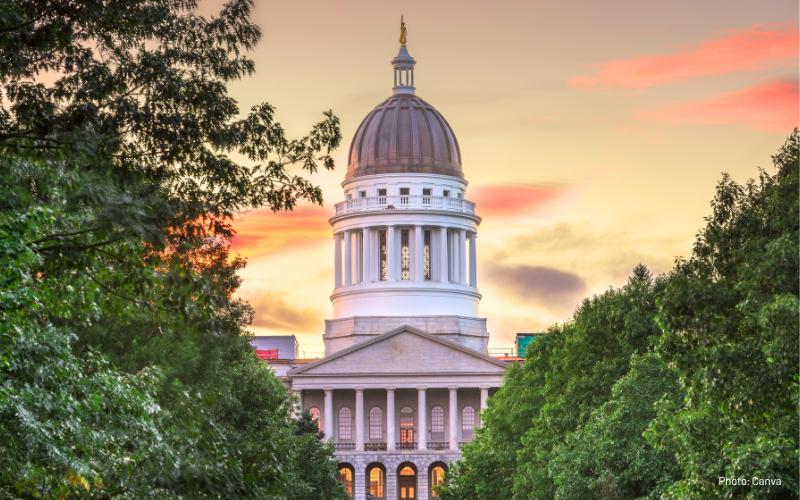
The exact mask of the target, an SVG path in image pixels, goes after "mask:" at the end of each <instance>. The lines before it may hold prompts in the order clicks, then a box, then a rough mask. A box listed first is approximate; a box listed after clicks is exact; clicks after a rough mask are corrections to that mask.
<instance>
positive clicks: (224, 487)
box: [0, 0, 343, 498]
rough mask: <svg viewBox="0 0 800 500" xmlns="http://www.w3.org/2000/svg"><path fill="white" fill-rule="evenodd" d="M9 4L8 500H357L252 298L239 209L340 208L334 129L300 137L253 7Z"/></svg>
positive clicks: (3, 58)
mask: <svg viewBox="0 0 800 500" xmlns="http://www.w3.org/2000/svg"><path fill="white" fill-rule="evenodd" d="M195 8H196V2H193V1H181V0H151V1H143V2H129V1H122V0H120V1H115V0H108V1H102V2H99V3H98V2H95V1H83V0H78V1H66V0H53V1H50V0H48V1H41V0H40V1H33V0H6V1H0V34H1V35H0V91H1V92H2V100H0V179H2V182H0V266H2V269H1V270H0V272H2V275H0V279H1V280H2V288H0V326H2V331H0V334H2V336H3V337H2V343H1V344H0V372H2V386H0V387H1V389H2V390H0V461H1V462H2V466H0V496H12V497H14V496H42V497H54V496H64V497H66V496H79V495H80V496H97V497H109V496H123V497H129V498H143V497H146V498H150V497H168V498H174V497H176V496H189V497H193V498H195V497H217V498H222V497H224V498H240V497H257V498H310V497H318V498H337V497H339V496H340V495H342V494H343V492H342V490H341V488H340V487H339V486H338V484H337V483H336V481H335V479H334V478H335V463H334V462H333V460H332V450H331V449H330V447H328V446H326V445H324V444H323V443H322V442H321V441H320V440H319V439H317V438H316V437H314V436H309V435H306V434H304V433H297V432H296V430H297V423H296V422H295V421H294V420H293V419H292V418H291V416H290V407H291V398H290V396H289V395H288V394H287V392H286V391H285V390H284V388H283V387H282V386H281V384H280V383H279V382H278V381H277V380H276V379H275V377H274V376H273V375H272V374H271V373H270V372H269V370H267V369H266V368H265V365H263V364H262V363H260V362H259V361H258V360H257V358H256V357H255V355H254V353H253V352H252V348H251V347H250V345H249V342H248V339H247V337H246V335H243V334H245V333H246V330H245V329H246V326H247V325H248V324H249V322H250V320H251V317H252V310H251V309H250V307H249V306H248V305H247V304H245V303H243V302H241V301H238V300H236V299H234V298H233V294H234V292H235V290H236V289H237V287H238V286H239V278H238V276H237V271H238V270H239V269H240V268H241V267H242V266H243V265H244V262H243V261H241V260H239V259H236V258H233V257H232V256H231V255H229V245H228V241H229V238H230V236H231V235H232V228H231V225H230V222H231V218H232V216H233V214H234V213H235V212H237V211H239V210H244V209H247V208H252V207H259V206H268V207H270V208H272V209H274V210H283V209H291V208H292V207H294V206H295V204H296V203H298V202H299V201H302V200H306V201H309V202H317V203H318V202H320V201H321V191H320V189H319V188H318V187H317V186H315V185H314V184H313V183H312V181H311V180H309V178H308V176H309V174H313V173H314V172H315V171H317V170H318V169H319V168H328V169H330V168H333V160H332V158H331V152H332V150H333V149H334V148H336V147H337V146H338V145H339V142H340V140H341V135H340V131H339V124H338V120H337V118H336V117H334V116H333V114H331V113H330V112H326V113H324V115H323V117H322V119H321V121H320V122H319V123H317V124H316V125H314V126H313V127H312V128H311V130H310V132H309V133H308V134H307V135H305V136H303V137H300V138H297V139H291V138H289V137H287V135H286V134H285V132H284V130H283V128H282V127H281V125H280V123H279V122H277V121H276V118H275V110H274V109H273V108H272V107H271V106H270V105H269V104H266V103H263V104H260V105H257V106H255V107H253V108H252V109H251V110H249V111H248V112H247V113H244V114H243V113H241V112H240V110H239V107H238V105H237V103H236V102H235V100H233V99H232V98H231V97H230V96H229V95H228V92H227V84H228V83H229V82H231V81H233V80H236V79H239V78H243V77H247V76H251V75H252V74H253V72H254V65H253V62H252V61H251V60H250V59H249V58H248V57H247V52H248V51H250V50H252V49H253V48H254V47H255V44H256V43H257V41H258V39H259V37H260V33H259V30H258V28H257V27H256V26H255V25H254V24H253V23H252V22H251V21H250V17H249V15H250V8H251V3H250V2H249V1H245V0H233V1H231V2H230V3H228V4H227V5H225V6H224V7H223V8H222V10H221V12H220V13H219V14H218V15H217V16H215V17H212V18H208V17H203V16H199V15H197V14H196V13H195Z"/></svg>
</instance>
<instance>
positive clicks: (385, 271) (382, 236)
mask: <svg viewBox="0 0 800 500" xmlns="http://www.w3.org/2000/svg"><path fill="white" fill-rule="evenodd" d="M378 245H379V247H380V248H379V251H378V253H379V254H380V259H379V260H380V266H381V267H380V270H381V281H386V280H388V279H389V265H388V262H387V261H386V230H385V229H382V230H380V231H378Z"/></svg>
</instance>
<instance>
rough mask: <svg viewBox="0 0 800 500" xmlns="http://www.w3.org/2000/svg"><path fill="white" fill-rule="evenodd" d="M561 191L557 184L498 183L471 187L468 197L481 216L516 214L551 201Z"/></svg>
mask: <svg viewBox="0 0 800 500" xmlns="http://www.w3.org/2000/svg"><path fill="white" fill-rule="evenodd" d="M563 191H564V188H563V186H558V185H529V184H498V185H489V186H478V187H476V188H473V189H472V190H471V191H470V192H469V193H468V199H470V200H472V201H474V202H475V203H476V204H477V211H478V213H479V214H481V215H482V216H486V215H500V216H502V215H517V214H520V213H522V212H530V211H533V210H535V209H537V208H539V207H540V206H542V205H544V204H546V203H549V202H551V201H552V200H554V199H555V198H556V197H558V195H560V194H561V193H562V192H563Z"/></svg>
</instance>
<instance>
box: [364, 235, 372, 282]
mask: <svg viewBox="0 0 800 500" xmlns="http://www.w3.org/2000/svg"><path fill="white" fill-rule="evenodd" d="M369 233H370V231H369V228H368V227H365V228H364V231H363V233H362V236H361V282H362V283H369V282H370V281H372V275H371V273H370V270H371V267H370V258H369V257H370V255H369Z"/></svg>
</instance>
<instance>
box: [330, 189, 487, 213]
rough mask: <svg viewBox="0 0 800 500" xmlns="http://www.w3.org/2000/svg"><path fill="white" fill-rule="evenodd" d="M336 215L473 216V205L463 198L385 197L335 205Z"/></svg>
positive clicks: (365, 198)
mask: <svg viewBox="0 0 800 500" xmlns="http://www.w3.org/2000/svg"><path fill="white" fill-rule="evenodd" d="M334 208H335V213H336V215H345V214H350V213H357V212H363V211H368V210H419V209H425V210H447V211H452V212H461V213H465V214H470V215H474V214H475V203H473V202H471V201H467V200H465V199H463V198H451V197H448V196H430V195H407V194H403V195H387V196H369V197H364V198H353V199H351V200H345V201H341V202H339V203H337V204H336V205H335V206H334Z"/></svg>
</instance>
